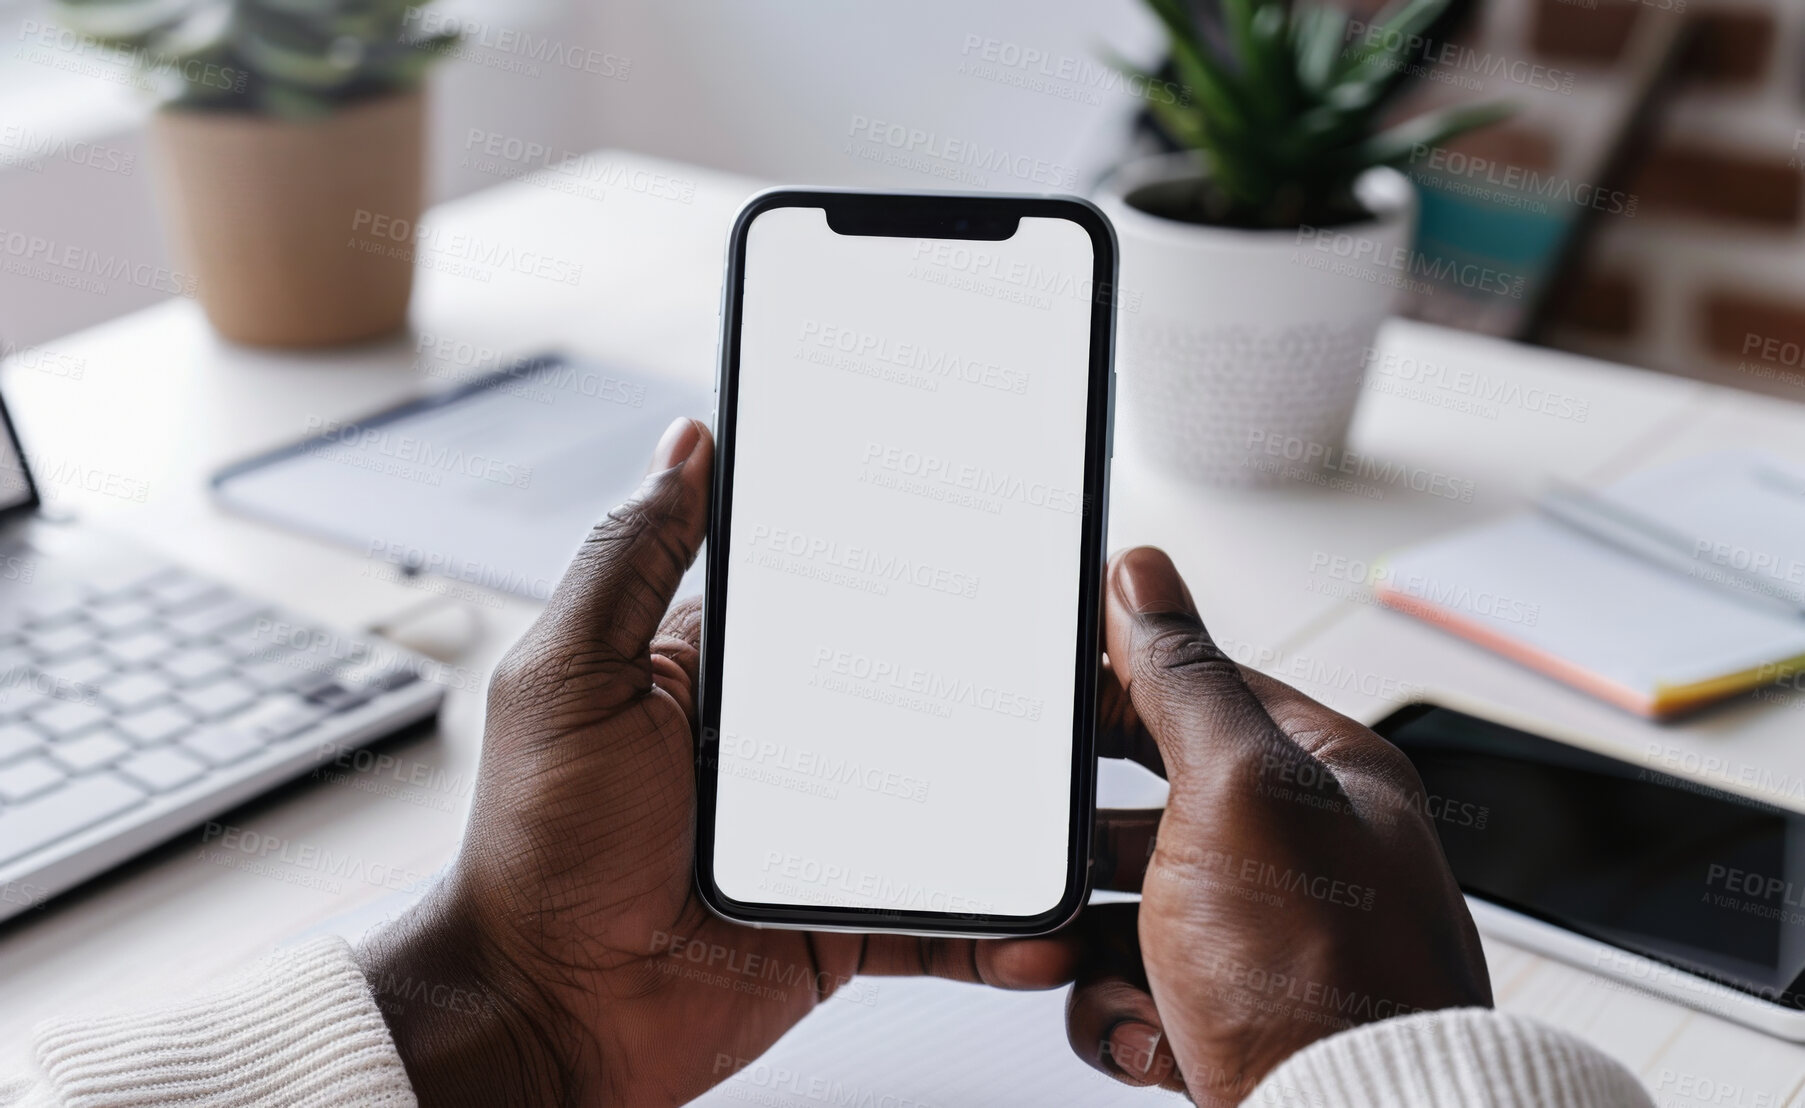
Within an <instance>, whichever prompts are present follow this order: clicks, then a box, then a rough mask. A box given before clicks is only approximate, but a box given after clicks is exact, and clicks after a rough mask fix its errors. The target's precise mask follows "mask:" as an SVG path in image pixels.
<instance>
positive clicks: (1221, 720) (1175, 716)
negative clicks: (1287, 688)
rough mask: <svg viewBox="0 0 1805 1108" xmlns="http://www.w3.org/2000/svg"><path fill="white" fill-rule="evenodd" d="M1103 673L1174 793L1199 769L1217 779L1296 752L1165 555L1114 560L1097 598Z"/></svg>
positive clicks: (1129, 554)
mask: <svg viewBox="0 0 1805 1108" xmlns="http://www.w3.org/2000/svg"><path fill="white" fill-rule="evenodd" d="M1104 593H1105V605H1104V619H1103V631H1104V639H1105V642H1106V645H1107V649H1108V651H1109V661H1110V667H1111V668H1112V669H1113V670H1114V671H1115V674H1116V679H1117V680H1119V681H1120V682H1121V683H1122V687H1123V689H1124V690H1125V691H1126V692H1127V693H1128V696H1129V699H1130V701H1131V702H1132V703H1133V706H1134V710H1135V713H1136V714H1137V715H1138V716H1139V717H1140V720H1141V723H1142V725H1143V726H1145V727H1146V728H1147V730H1148V732H1149V733H1151V734H1152V736H1153V739H1154V741H1155V742H1156V743H1157V744H1158V746H1159V752H1160V757H1161V758H1162V759H1163V760H1164V761H1165V764H1166V775H1167V777H1169V778H1170V779H1171V780H1172V782H1173V784H1174V786H1177V785H1179V783H1180V780H1181V778H1184V777H1187V776H1191V775H1194V774H1196V773H1198V772H1199V771H1204V772H1207V773H1208V775H1209V777H1210V778H1213V779H1215V780H1218V781H1221V780H1224V779H1226V778H1228V777H1229V776H1231V773H1230V772H1229V771H1232V770H1233V769H1235V768H1236V767H1237V766H1245V765H1246V764H1247V762H1246V761H1244V760H1243V759H1246V758H1248V757H1250V756H1251V757H1256V758H1257V757H1264V756H1269V755H1270V754H1271V753H1272V752H1273V751H1274V750H1275V749H1285V750H1288V751H1289V752H1290V753H1291V754H1298V753H1301V751H1298V750H1297V748H1296V747H1295V746H1294V745H1293V744H1291V743H1290V742H1289V741H1288V740H1287V739H1286V738H1285V736H1284V734H1283V732H1282V731H1280V730H1279V728H1278V726H1277V725H1276V724H1275V723H1274V722H1273V721H1272V717H1271V716H1269V715H1268V714H1267V712H1266V709H1265V708H1264V707H1263V706H1262V705H1261V703H1260V700H1259V698H1258V697H1256V696H1255V695H1254V694H1253V692H1252V690H1250V689H1249V688H1248V687H1247V683H1246V682H1245V681H1244V680H1243V679H1242V677H1241V670H1240V667H1239V666H1237V665H1236V664H1235V663H1234V660H1233V659H1231V658H1230V657H1229V656H1228V655H1226V654H1224V653H1223V652H1222V650H1221V649H1220V648H1219V647H1217V645H1216V643H1215V641H1214V640H1213V639H1211V638H1210V633H1209V632H1208V631H1207V630H1205V629H1204V626H1203V621H1202V620H1201V619H1199V618H1198V615H1197V606H1196V604H1195V603H1194V602H1193V601H1192V599H1191V590H1190V589H1188V588H1186V587H1185V583H1184V578H1182V577H1180V576H1179V575H1178V569H1177V567H1176V566H1174V565H1173V564H1172V559H1171V558H1169V557H1167V556H1166V552H1165V551H1163V550H1160V549H1158V548H1156V547H1151V546H1142V547H1136V548H1135V549H1133V550H1129V551H1126V552H1125V553H1122V554H1118V555H1117V556H1116V557H1115V558H1114V559H1112V560H1111V562H1110V566H1109V584H1108V587H1107V588H1106V589H1105V590H1104Z"/></svg>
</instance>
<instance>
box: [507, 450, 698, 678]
mask: <svg viewBox="0 0 1805 1108" xmlns="http://www.w3.org/2000/svg"><path fill="white" fill-rule="evenodd" d="M713 463H714V443H713V440H712V438H711V437H710V436H709V433H708V430H707V428H705V427H703V426H702V424H701V423H699V422H697V421H696V420H693V419H679V420H677V421H676V422H674V423H672V424H671V426H670V427H669V428H668V429H667V430H666V431H665V433H664V437H663V438H662V439H660V440H659V442H658V446H657V449H656V450H654V452H653V461H652V473H651V474H650V475H649V476H647V477H646V479H645V482H644V483H643V484H641V485H640V487H639V490H638V491H637V492H636V493H635V494H634V495H633V498H632V499H630V500H628V501H627V502H626V503H625V504H623V505H621V506H620V507H618V508H616V509H614V510H613V511H612V512H609V513H608V518H606V519H604V520H603V521H602V522H600V523H598V524H596V526H595V528H594V529H593V530H592V531H590V533H589V537H588V538H587V539H585V540H584V542H583V545H582V548H581V549H580V550H578V552H577V556H576V559H575V560H574V561H573V562H572V563H571V566H570V569H569V570H567V571H566V572H565V574H564V579H563V580H562V581H560V582H559V584H558V587H557V589H556V590H555V591H553V593H552V596H551V601H550V603H549V604H548V605H547V607H546V610H545V612H544V614H543V615H541V616H540V617H539V623H538V625H537V628H536V629H537V630H539V631H540V632H541V633H544V632H546V631H550V632H551V633H553V634H555V635H556V636H557V641H558V645H559V648H560V649H561V650H563V651H565V652H566V653H567V655H568V656H569V657H570V658H571V660H572V663H573V664H574V665H579V666H581V665H590V666H597V665H599V666H610V665H620V664H622V663H630V662H632V661H634V660H635V659H641V658H643V657H644V655H645V651H646V645H647V644H648V643H649V642H651V639H652V635H653V633H654V632H655V631H656V630H657V629H658V625H659V621H660V620H662V619H663V618H664V614H665V610H666V609H667V608H669V607H670V603H671V597H672V595H674V594H675V593H676V591H677V584H678V582H679V581H681V580H682V578H683V574H684V572H685V571H686V570H688V569H689V566H690V563H691V562H693V561H695V557H696V551H697V549H698V548H699V547H700V546H701V545H702V539H703V536H704V535H705V534H706V532H707V530H708V493H709V481H710V475H711V470H712V466H713ZM624 668H628V669H632V668H633V667H631V666H627V667H624ZM641 684H642V686H647V685H649V684H650V676H649V674H648V675H645V676H644V677H643V680H642V681H641ZM638 691H644V688H643V687H642V688H640V689H639V690H638Z"/></svg>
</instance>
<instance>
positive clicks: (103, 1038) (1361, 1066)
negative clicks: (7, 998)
mask: <svg viewBox="0 0 1805 1108" xmlns="http://www.w3.org/2000/svg"><path fill="white" fill-rule="evenodd" d="M33 1046H34V1057H35V1061H36V1064H37V1072H36V1073H35V1074H33V1075H31V1076H30V1077H27V1078H23V1079H21V1080H18V1081H15V1082H12V1083H10V1084H8V1083H4V1082H0V1108H160V1106H177V1105H179V1106H181V1108H273V1106H275V1105H281V1106H283V1108H328V1106H331V1108H338V1106H346V1108H414V1105H415V1100H414V1094H413V1091H412V1089H411V1087H410V1086H409V1084H408V1080H407V1071H406V1070H405V1069H404V1068H403V1066H402V1064H401V1058H400V1056H399V1055H398V1054H397V1053H396V1052H395V1045H394V1042H393V1041H392V1040H391V1039H390V1038H389V1032H388V1027H387V1025H386V1024H385V1023H384V1022H383V1018H382V1013H381V1012H380V1011H379V1010H378V1009H377V1007H376V1002H375V999H374V998H373V997H372V996H371V993H370V988H369V985H368V984H367V983H366V982H365V980H364V977H363V974H362V973H361V972H360V971H359V969H358V966H357V963H356V961H355V960H353V958H352V956H351V950H350V948H349V947H347V946H346V945H345V943H344V942H343V941H341V940H339V939H334V938H326V939H317V940H314V941H312V942H308V943H304V944H302V945H300V946H295V947H291V948H289V949H286V950H283V951H280V952H278V953H276V954H274V955H271V956H270V957H269V958H266V959H265V960H264V961H262V962H260V963H258V964H257V965H256V966H254V967H252V968H251V969H250V970H248V971H246V972H245V973H243V974H240V975H239V976H238V977H236V978H234V979H232V980H230V981H228V982H226V983H225V984H223V985H221V986H219V987H217V988H215V989H213V990H211V991H209V992H207V993H205V994H203V995H201V996H198V997H195V998H194V999H192V1000H188V1001H185V1002H180V1003H176V1004H172V1005H169V1006H166V1007H161V1008H155V1009H149V1010H145V1011H141V1012H129V1013H121V1014H115V1015H107V1016H97V1017H88V1018H62V1019H56V1020H52V1021H50V1022H47V1023H45V1024H42V1025H40V1026H39V1027H38V1029H37V1033H36V1036H35V1039H34V1043H33ZM1247 1103H1248V1104H1250V1105H1255V1106H1259V1108H1366V1106H1373V1108H1531V1106H1533V1108H1650V1101H1649V1099H1648V1095H1647V1094H1646V1093H1645V1092H1644V1091H1643V1090H1642V1087H1641V1086H1640V1085H1638V1084H1637V1083H1636V1079H1635V1078H1634V1077H1632V1076H1631V1075H1630V1073H1629V1071H1628V1070H1625V1069H1624V1068H1623V1067H1622V1066H1620V1065H1618V1064H1617V1063H1616V1062H1615V1061H1613V1060H1612V1059H1610V1058H1608V1057H1606V1056H1605V1055H1604V1054H1602V1053H1600V1052H1599V1051H1598V1050H1596V1049H1594V1048H1593V1047H1590V1046H1588V1045H1586V1044H1585V1043H1583V1042H1581V1041H1580V1040H1578V1039H1576V1038H1574V1037H1572V1036H1570V1035H1567V1034H1565V1033H1563V1032H1560V1031H1556V1030H1554V1029H1553V1028H1550V1027H1546V1026H1544V1025H1542V1024H1539V1023H1536V1022H1535V1021H1533V1020H1528V1019H1524V1018H1522V1017H1520V1016H1509V1015H1502V1014H1500V1013H1496V1012H1491V1011H1487V1010H1484V1009H1477V1008H1468V1009H1460V1010H1455V1011H1446V1012H1427V1013H1421V1014H1418V1015H1414V1016H1406V1017H1402V1018H1399V1019H1393V1020H1387V1021H1385V1022H1383V1023H1376V1024H1371V1025H1369V1026H1366V1027H1361V1028H1356V1029H1354V1030H1352V1031H1344V1032H1342V1033H1340V1034H1338V1035H1334V1036H1331V1037H1330V1038H1327V1039H1324V1040H1322V1041H1321V1042H1319V1043H1316V1044H1314V1045H1312V1046H1310V1047H1308V1048H1307V1049H1305V1050H1303V1051H1301V1052H1299V1053H1298V1054H1297V1055H1295V1056H1294V1057H1292V1058H1291V1059H1290V1060H1288V1061H1287V1062H1286V1063H1285V1064H1284V1065H1282V1066H1280V1067H1279V1068H1278V1069H1276V1070H1274V1071H1273V1072H1272V1073H1271V1074H1269V1075H1268V1076H1267V1078H1266V1080H1265V1081H1264V1082H1262V1083H1261V1084H1260V1087H1259V1088H1258V1089H1256V1090H1255V1091H1254V1094H1253V1096H1252V1097H1250V1098H1249V1099H1248V1101H1247Z"/></svg>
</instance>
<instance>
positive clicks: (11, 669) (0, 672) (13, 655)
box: [0, 646, 33, 678]
mask: <svg viewBox="0 0 1805 1108" xmlns="http://www.w3.org/2000/svg"><path fill="white" fill-rule="evenodd" d="M32 660H33V655H32V653H31V651H29V650H27V649H25V647H23V646H8V647H0V678H7V677H11V676H12V675H14V674H17V673H19V672H21V671H23V670H26V669H29V668H30V667H31V663H32Z"/></svg>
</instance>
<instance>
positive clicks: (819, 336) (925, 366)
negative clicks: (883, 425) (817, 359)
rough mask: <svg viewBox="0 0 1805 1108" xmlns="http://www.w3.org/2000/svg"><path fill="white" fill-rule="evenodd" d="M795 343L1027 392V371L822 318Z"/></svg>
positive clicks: (942, 377)
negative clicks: (898, 339) (861, 329)
mask: <svg viewBox="0 0 1805 1108" xmlns="http://www.w3.org/2000/svg"><path fill="white" fill-rule="evenodd" d="M796 342H797V344H798V345H799V346H801V347H803V348H804V349H805V350H806V349H808V348H810V347H815V348H819V349H823V350H832V351H835V352H837V353H841V354H849V355H852V356H853V357H855V358H868V359H870V360H871V361H873V362H882V363H884V364H887V365H893V366H896V367H898V368H900V369H906V370H910V371H912V372H915V373H919V374H921V375H923V376H926V377H927V378H929V379H930V380H947V379H951V380H955V381H963V382H965V383H966V384H968V385H978V386H980V387H982V388H987V389H995V390H997V391H998V392H1010V393H1015V394H1017V395H1020V394H1022V393H1025V392H1027V391H1028V373H1027V371H1026V370H1022V369H1015V368H1012V367H1009V366H1001V365H997V364H996V363H994V362H987V361H982V360H980V359H977V358H963V357H960V356H959V355H957V354H953V353H950V352H948V351H945V350H936V349H934V348H933V347H931V346H925V345H923V344H921V343H915V342H893V341H891V340H890V339H888V338H884V337H882V336H879V335H874V334H871V333H870V332H868V331H859V330H855V329H854V328H851V327H838V326H835V325H833V324H831V323H823V322H821V321H820V320H813V319H811V320H807V321H805V322H804V323H803V325H802V333H801V334H800V335H798V336H797V339H796Z"/></svg>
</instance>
